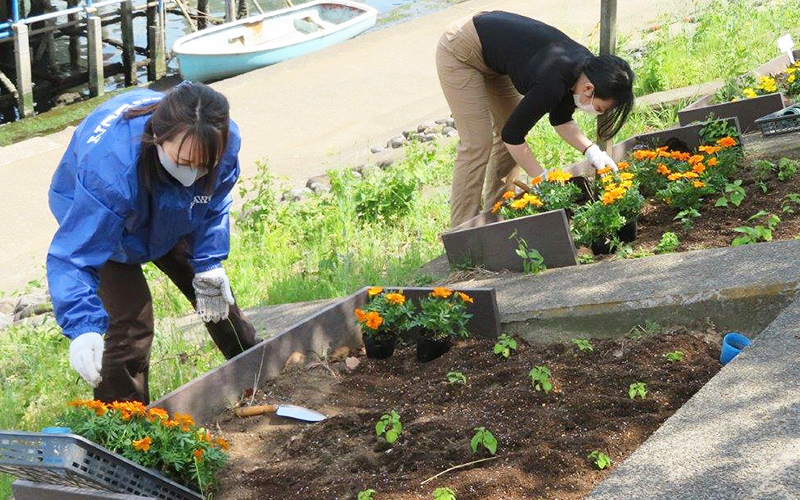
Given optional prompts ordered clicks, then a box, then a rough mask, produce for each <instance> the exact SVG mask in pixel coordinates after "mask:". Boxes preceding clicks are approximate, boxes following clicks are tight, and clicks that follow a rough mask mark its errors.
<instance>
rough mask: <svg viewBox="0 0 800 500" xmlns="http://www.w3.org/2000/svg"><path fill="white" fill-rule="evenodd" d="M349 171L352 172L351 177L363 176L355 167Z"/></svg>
mask: <svg viewBox="0 0 800 500" xmlns="http://www.w3.org/2000/svg"><path fill="white" fill-rule="evenodd" d="M350 172H352V174H353V177H356V178H358V179H360V178H361V177H363V176H362V175H361V172H359V171H358V170H355V169H353V170H351V171H350Z"/></svg>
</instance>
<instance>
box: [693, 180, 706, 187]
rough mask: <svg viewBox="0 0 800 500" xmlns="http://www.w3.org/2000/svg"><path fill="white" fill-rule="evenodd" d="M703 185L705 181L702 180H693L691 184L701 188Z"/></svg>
mask: <svg viewBox="0 0 800 500" xmlns="http://www.w3.org/2000/svg"><path fill="white" fill-rule="evenodd" d="M705 185H706V183H705V182H703V181H694V182H693V183H692V186H694V187H696V188H701V187H703V186H705Z"/></svg>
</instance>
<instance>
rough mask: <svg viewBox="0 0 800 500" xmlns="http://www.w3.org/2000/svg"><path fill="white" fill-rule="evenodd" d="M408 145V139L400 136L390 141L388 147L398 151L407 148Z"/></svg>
mask: <svg viewBox="0 0 800 500" xmlns="http://www.w3.org/2000/svg"><path fill="white" fill-rule="evenodd" d="M406 144H408V139H407V138H405V137H403V136H400V135H398V136H397V137H394V138H392V139H390V140H389V143H388V147H390V148H393V149H397V148H401V147H403V146H405V145H406Z"/></svg>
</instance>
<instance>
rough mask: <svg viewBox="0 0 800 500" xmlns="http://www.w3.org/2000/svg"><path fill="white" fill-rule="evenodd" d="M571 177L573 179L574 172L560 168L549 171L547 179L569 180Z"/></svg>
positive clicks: (554, 180)
mask: <svg viewBox="0 0 800 500" xmlns="http://www.w3.org/2000/svg"><path fill="white" fill-rule="evenodd" d="M570 179H572V174H571V173H569V172H564V171H563V170H560V169H556V170H551V171H550V172H547V180H548V181H550V182H567V181H568V180H570Z"/></svg>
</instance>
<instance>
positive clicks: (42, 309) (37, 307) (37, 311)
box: [14, 302, 53, 321]
mask: <svg viewBox="0 0 800 500" xmlns="http://www.w3.org/2000/svg"><path fill="white" fill-rule="evenodd" d="M49 312H53V304H51V303H50V302H45V303H44V304H31V305H29V306H26V307H24V308H23V309H22V310H21V311H18V312H17V313H15V314H14V321H20V320H23V319H25V318H30V317H32V316H39V315H42V314H46V313H49Z"/></svg>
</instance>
